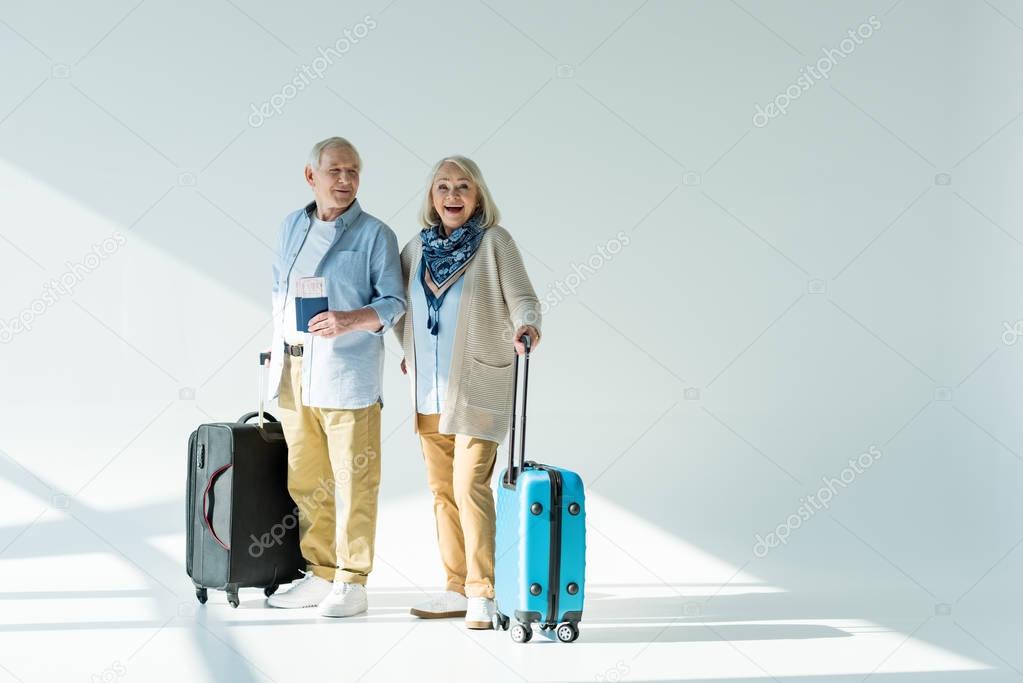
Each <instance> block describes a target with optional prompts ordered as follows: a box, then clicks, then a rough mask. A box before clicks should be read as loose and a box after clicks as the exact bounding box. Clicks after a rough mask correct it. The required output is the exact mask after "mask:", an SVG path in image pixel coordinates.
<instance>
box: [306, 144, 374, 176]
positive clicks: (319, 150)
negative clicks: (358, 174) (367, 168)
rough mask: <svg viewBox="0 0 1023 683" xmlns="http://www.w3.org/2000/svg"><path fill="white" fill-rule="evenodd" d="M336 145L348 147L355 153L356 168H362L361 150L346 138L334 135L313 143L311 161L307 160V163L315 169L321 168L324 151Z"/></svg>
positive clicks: (310, 152)
mask: <svg viewBox="0 0 1023 683" xmlns="http://www.w3.org/2000/svg"><path fill="white" fill-rule="evenodd" d="M334 147H339V148H341V149H347V150H348V151H350V152H351V153H352V154H354V155H355V168H356V169H357V170H359V171H361V170H362V157H360V156H359V150H357V149H355V145H353V144H352V143H350V142H349V141H348V140H346V139H345V138H341V137H337V136H335V137H332V138H327V139H326V140H320V141H319V142H317V143H316V144H315V145H313V148H312V149H311V150H310V151H309V161H308V162H306V163H308V164H309V165H310V166H312V167H313V168H315V169H319V168H320V159H321V158H322V157H323V151H324V150H327V149H332V148H334Z"/></svg>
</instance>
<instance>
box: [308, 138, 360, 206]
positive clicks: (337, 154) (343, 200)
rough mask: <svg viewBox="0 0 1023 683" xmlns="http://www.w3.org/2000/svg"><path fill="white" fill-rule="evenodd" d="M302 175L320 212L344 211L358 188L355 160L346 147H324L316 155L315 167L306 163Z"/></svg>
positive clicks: (353, 199) (353, 198)
mask: <svg viewBox="0 0 1023 683" xmlns="http://www.w3.org/2000/svg"><path fill="white" fill-rule="evenodd" d="M305 179H306V182H307V183H309V187H311V188H313V195H314V196H315V197H316V206H317V208H318V209H319V210H320V211H321V212H331V211H336V210H338V209H340V210H341V211H344V210H345V209H347V208H348V207H349V206H350V205H351V203H352V202H353V201H355V195H356V193H358V191H359V168H358V160H357V159H356V157H355V154H354V153H352V150H350V149H346V148H344V147H328V148H327V149H325V150H323V153H322V154H321V155H320V165H319V167H318V168H317V167H313V166H306V168H305Z"/></svg>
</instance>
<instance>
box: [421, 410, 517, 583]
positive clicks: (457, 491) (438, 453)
mask: <svg viewBox="0 0 1023 683" xmlns="http://www.w3.org/2000/svg"><path fill="white" fill-rule="evenodd" d="M416 419H417V420H418V426H419V439H420V442H421V443H422V447H423V458H424V459H425V461H426V480H427V482H428V483H429V485H430V490H431V491H433V511H434V515H435V516H436V518H437V542H438V544H439V545H440V557H441V561H442V562H443V563H444V570H445V572H447V581H448V582H447V589H448V590H449V591H455V592H456V593H461V594H463V595H465V596H467V597H470V598H480V597H483V598H493V597H494V533H495V530H496V520H497V514H496V512H495V510H494V494H493V492H492V491H491V490H490V476H491V474H493V472H494V460H495V459H496V457H497V444H496V443H495V442H493V441H487V440H486V439H477V438H476V437H472V436H466V435H464V434H440V433H438V432H437V427H438V425H439V423H440V415H423V414H417V418H416Z"/></svg>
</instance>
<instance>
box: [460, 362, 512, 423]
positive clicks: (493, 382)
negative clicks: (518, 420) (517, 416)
mask: <svg viewBox="0 0 1023 683" xmlns="http://www.w3.org/2000/svg"><path fill="white" fill-rule="evenodd" d="M513 380H514V377H513V376H512V364H511V363H507V364H505V365H489V364H487V363H484V362H482V361H479V360H476V359H475V358H470V359H469V390H468V391H466V392H465V403H466V405H469V406H471V407H473V408H478V409H480V410H487V411H490V412H492V413H504V412H510V411H511V390H512V382H513Z"/></svg>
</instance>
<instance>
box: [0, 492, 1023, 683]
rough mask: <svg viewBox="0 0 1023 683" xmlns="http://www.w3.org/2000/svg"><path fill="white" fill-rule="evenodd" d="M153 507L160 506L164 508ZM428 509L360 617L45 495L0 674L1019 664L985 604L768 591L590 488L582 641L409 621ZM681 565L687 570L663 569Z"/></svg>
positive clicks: (419, 506)
mask: <svg viewBox="0 0 1023 683" xmlns="http://www.w3.org/2000/svg"><path fill="white" fill-rule="evenodd" d="M65 504H67V507H66V508H62V506H63V505H65ZM156 507H157V508H159V509H162V510H163V512H162V513H160V514H163V515H166V514H171V513H172V508H173V507H174V506H156ZM429 510H430V501H429V500H428V498H426V497H425V496H419V495H412V496H409V497H406V498H403V499H399V500H396V501H391V502H389V503H387V504H386V505H385V506H384V509H383V511H382V515H381V520H380V531H381V533H380V539H379V547H378V568H377V570H376V571H375V573H374V576H373V579H372V582H371V585H370V611H369V614H368V615H367V616H365V617H359V618H353V619H341V620H330V619H323V618H319V617H318V616H317V615H316V614H315V611H314V610H299V611H285V610H273V609H268V608H266V607H265V604H264V599H263V596H262V594H261V592H260V591H259V590H257V589H247V590H245V591H243V593H242V604H241V606H240V608H238V609H232V608H230V607H229V606H228V605H227V603H226V601H225V599H224V595H223V594H222V593H219V592H215V591H214V592H212V593H211V595H210V600H209V602H208V603H207V604H206V605H205V606H199V605H198V604H197V603H196V601H195V600H194V598H193V596H192V592H191V586H190V583H189V580H188V579H187V577H185V576H184V572H183V570H182V568H181V552H180V550H181V545H182V540H183V539H182V537H181V536H180V534H167V535H156V536H155V537H149V538H146V537H145V535H144V534H145V529H144V527H145V526H146V525H147V524H148V522H147V521H146V520H147V519H149V515H148V514H147V513H146V512H144V511H140V512H139V514H138V516H137V517H136V518H135V519H134V520H133V519H132V515H130V514H125V513H124V512H123V511H119V512H118V513H117V514H115V515H109V514H107V513H104V512H103V511H100V510H97V509H94V508H89V507H87V506H85V505H84V504H81V503H78V502H76V501H70V502H65V501H63V500H62V499H57V500H56V501H55V503H54V505H53V506H52V507H51V508H50V509H48V510H44V511H43V513H42V515H41V516H40V517H38V518H37V519H35V520H34V521H33V520H28V522H29V526H27V527H23V529H22V532H21V533H20V535H18V536H16V537H15V538H13V540H12V541H11V540H9V541H5V542H8V543H10V545H9V546H8V548H7V550H6V551H5V553H4V559H3V560H2V561H0V574H2V579H3V586H2V588H0V591H2V592H0V604H2V611H0V621H2V624H0V632H2V634H3V635H2V637H0V665H2V668H0V681H24V682H25V683H28V682H30V681H75V680H82V681H85V680H89V681H106V682H110V681H117V680H124V681H165V680H166V681H172V680H173V681H180V680H188V681H276V682H281V683H283V682H284V681H305V680H313V677H314V676H318V677H319V680H341V681H349V680H352V681H354V680H364V681H374V680H375V681H395V680H405V679H408V678H415V679H416V680H443V681H462V680H465V681H472V680H487V681H496V680H500V681H505V680H507V681H631V682H639V681H664V680H687V681H711V680H714V681H732V682H739V681H763V680H776V681H798V682H800V683H802V682H804V681H807V682H808V681H815V682H816V681H820V682H822V683H824V682H828V683H839V682H845V681H854V680H855V681H860V680H864V679H865V678H869V679H870V680H874V681H900V682H906V683H910V682H915V681H921V682H923V681H935V682H945V681H963V682H964V683H965V682H973V681H977V682H980V683H988V682H991V683H993V682H995V681H1016V680H1019V679H1020V678H1021V677H1023V676H1021V674H1020V672H1019V671H1018V670H1017V669H1016V668H1013V667H1019V666H1020V665H1023V661H1021V660H1020V657H1019V655H1018V654H1012V655H1010V653H1012V652H1013V651H1014V649H1015V648H1016V645H1018V637H1013V636H1012V635H1011V634H1014V633H1015V634H1018V633H1020V632H1021V631H1020V629H1019V623H1004V622H1005V621H1006V619H1005V618H1004V617H998V618H993V617H992V616H990V614H989V613H988V612H986V611H985V610H976V609H974V610H967V611H966V612H964V613H963V614H959V613H958V610H960V609H961V606H959V605H956V606H951V607H949V606H935V605H934V604H933V603H932V601H930V600H929V599H928V598H927V596H926V595H923V594H922V593H917V592H914V591H911V590H906V589H895V590H891V591H883V590H878V589H876V588H875V589H871V590H869V591H868V590H866V589H864V588H863V587H857V586H854V585H850V588H849V590H848V592H847V593H845V594H842V595H838V594H836V593H834V592H832V593H821V592H819V591H811V590H809V589H807V590H798V589H797V588H793V587H787V588H784V589H783V588H781V587H775V586H770V585H765V584H764V583H762V582H761V581H759V580H757V579H756V577H753V576H751V575H748V574H746V573H745V572H743V571H738V570H736V569H735V568H732V567H728V566H725V565H724V564H722V563H721V562H719V561H718V560H716V559H714V558H712V557H710V556H708V555H706V554H704V553H702V552H701V551H700V550H698V549H696V548H694V547H690V546H687V545H685V544H684V543H683V542H680V541H678V540H677V539H674V538H673V537H671V536H670V535H668V534H665V533H663V532H661V531H660V530H658V529H657V528H655V527H652V526H651V525H649V524H647V523H645V522H644V521H642V520H640V519H638V518H636V517H633V516H631V515H630V514H628V513H627V512H626V511H624V510H623V509H621V508H618V507H616V506H615V505H614V504H612V503H610V502H609V501H606V500H603V499H601V498H600V497H599V496H594V497H593V499H592V500H591V502H590V510H591V513H590V519H589V522H590V531H589V552H588V560H589V563H590V567H591V570H590V577H589V578H590V582H589V584H588V595H587V605H586V612H585V619H584V622H583V624H582V628H581V631H582V635H581V636H580V639H579V640H578V641H577V642H575V643H573V644H567V645H566V644H562V643H558V642H556V641H549V640H547V639H545V638H543V637H540V636H539V635H537V636H534V639H533V641H532V642H531V643H528V644H526V645H516V644H514V643H512V642H511V640H510V638H509V636H508V634H507V633H506V632H496V633H495V632H493V631H486V632H470V631H467V630H466V629H465V628H464V627H463V626H462V625H461V623H460V622H459V621H458V620H445V621H422V620H418V619H415V618H413V617H411V616H409V614H408V607H409V605H410V604H411V603H413V602H415V601H417V600H419V599H421V596H422V595H423V594H424V593H426V592H428V591H429V590H433V589H436V586H437V579H438V578H439V576H440V574H439V569H438V567H437V566H436V564H437V562H436V555H435V551H434V549H433V547H432V541H433V539H432V536H431V534H430V530H431V529H430V527H431V525H432V522H431V520H430V519H429ZM173 512H177V511H176V510H173ZM409 520H412V521H411V522H410V521H409ZM167 521H168V524H169V525H170V526H174V525H175V524H177V520H176V519H175V520H167ZM133 531H138V532H139V533H138V535H135V534H133ZM416 539H418V540H416ZM616 539H617V540H616ZM623 539H624V540H625V542H624V543H623V542H622V540H623ZM57 545H59V547H54V546H57ZM43 555H45V557H42V556H43ZM651 567H657V568H658V572H656V573H655V571H654V570H652V569H650V568H651ZM661 572H665V573H666V574H667V575H662V574H661ZM682 575H686V576H689V577H700V578H701V580H700V581H697V582H693V581H690V582H689V583H683V582H679V581H677V580H676V576H682ZM714 576H717V577H722V578H719V579H713V578H711V577H714ZM702 578H706V579H707V580H702ZM978 592H979V593H981V594H980V595H978V596H977V597H979V598H982V599H985V600H986V599H988V596H987V595H986V594H984V593H983V592H981V591H980V590H979V589H978ZM921 596H922V597H921ZM1008 611H1009V613H1011V612H1012V610H1008ZM999 621H1001V622H1003V623H999ZM996 652H997V653H999V654H996ZM1002 657H1009V658H1015V661H1014V663H1013V664H1011V665H1010V663H1009V662H1007V661H1004V660H1003V659H1002Z"/></svg>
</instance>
